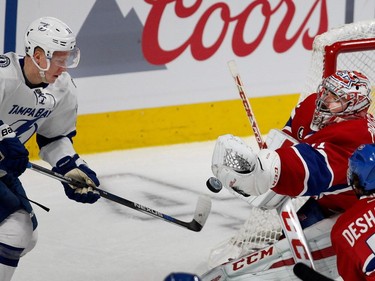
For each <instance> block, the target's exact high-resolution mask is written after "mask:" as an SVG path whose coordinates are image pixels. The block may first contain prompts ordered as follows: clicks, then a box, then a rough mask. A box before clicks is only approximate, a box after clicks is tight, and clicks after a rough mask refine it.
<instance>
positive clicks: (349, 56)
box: [208, 20, 375, 268]
mask: <svg viewBox="0 0 375 281" xmlns="http://www.w3.org/2000/svg"><path fill="white" fill-rule="evenodd" d="M339 69H340V70H357V71H360V72H362V73H364V74H365V75H366V76H367V77H368V78H369V80H370V82H371V85H372V90H373V92H372V93H374V87H375V20H371V21H363V22H357V23H352V24H347V25H344V26H342V27H340V28H335V29H331V30H329V31H327V32H326V33H324V34H321V35H319V36H317V37H316V38H315V40H314V43H313V50H312V56H311V62H310V68H309V71H308V74H307V79H306V83H305V86H304V89H303V91H302V92H301V96H300V101H301V100H302V99H304V98H305V97H306V96H308V95H309V94H311V93H314V92H315V91H316V89H317V88H318V86H319V84H320V82H321V80H322V78H324V77H327V76H329V75H331V74H333V73H334V72H335V71H336V70H339ZM374 100H375V98H374V97H373V102H372V104H371V106H370V110H369V111H370V112H371V113H374V111H375V110H374V109H375V106H374V104H375V102H374ZM305 201H306V199H305V200H304V199H302V198H300V199H297V200H296V199H293V203H294V205H295V208H296V210H298V209H299V207H301V206H302V205H303V203H304V202H305ZM281 235H282V228H281V225H280V221H279V217H278V215H277V212H276V210H261V209H258V208H251V207H250V210H249V217H248V219H247V220H246V222H245V223H244V225H243V226H242V227H241V228H240V229H239V231H238V232H237V233H236V234H235V235H234V236H233V237H231V238H230V239H229V240H225V241H223V242H222V243H221V244H219V245H217V246H216V247H215V248H214V249H212V251H211V253H210V255H209V259H208V266H209V267H210V268H213V267H215V266H217V265H219V264H222V263H224V262H227V261H229V260H232V259H236V258H239V257H241V256H243V255H246V254H249V253H251V252H253V251H256V250H257V249H260V248H263V247H265V246H268V245H270V244H273V243H275V242H276V241H277V240H279V238H280V236H281Z"/></svg>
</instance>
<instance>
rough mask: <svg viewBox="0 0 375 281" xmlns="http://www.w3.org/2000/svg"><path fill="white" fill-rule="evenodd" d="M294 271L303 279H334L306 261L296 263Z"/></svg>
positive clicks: (308, 280) (317, 280)
mask: <svg viewBox="0 0 375 281" xmlns="http://www.w3.org/2000/svg"><path fill="white" fill-rule="evenodd" d="M293 273H294V274H295V275H296V276H297V277H298V278H299V279H301V280H303V281H334V280H333V279H331V278H328V277H326V276H324V275H322V274H320V273H319V272H317V271H315V270H314V269H312V268H310V267H309V266H307V265H306V264H304V263H296V264H295V266H294V267H293Z"/></svg>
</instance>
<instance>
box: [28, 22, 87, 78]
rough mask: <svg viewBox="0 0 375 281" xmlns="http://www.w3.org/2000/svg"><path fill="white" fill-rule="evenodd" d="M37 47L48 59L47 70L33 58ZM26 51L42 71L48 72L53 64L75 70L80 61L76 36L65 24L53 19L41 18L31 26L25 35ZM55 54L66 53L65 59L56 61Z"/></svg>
mask: <svg viewBox="0 0 375 281" xmlns="http://www.w3.org/2000/svg"><path fill="white" fill-rule="evenodd" d="M36 47H39V48H41V49H43V51H44V53H45V55H46V57H47V67H46V68H45V69H41V67H40V66H39V65H37V64H36V62H35V60H34V58H33V55H34V51H35V48H36ZM25 51H26V54H27V55H29V56H30V57H31V58H32V60H33V62H34V64H35V65H36V66H37V67H38V68H39V70H41V71H47V70H48V69H49V67H50V64H51V62H52V63H55V64H56V65H58V66H60V67H64V68H74V67H77V65H78V63H79V59H80V50H79V48H77V47H76V36H75V34H74V33H73V32H72V31H71V29H70V28H69V27H68V26H67V25H66V24H65V23H63V22H62V21H60V20H58V19H56V18H53V17H44V18H40V19H37V20H35V21H33V22H32V23H31V24H30V25H29V27H28V28H27V30H26V33H25ZM54 52H64V56H63V59H61V57H60V58H59V59H54V56H53V54H54Z"/></svg>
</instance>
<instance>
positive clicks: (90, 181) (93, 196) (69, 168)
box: [52, 154, 100, 204]
mask: <svg viewBox="0 0 375 281" xmlns="http://www.w3.org/2000/svg"><path fill="white" fill-rule="evenodd" d="M52 170H53V171H54V172H57V173H59V174H62V175H64V176H66V177H69V178H71V179H75V180H77V181H80V182H84V183H86V184H87V187H84V188H80V187H76V186H73V185H69V184H67V183H62V184H63V186H64V189H65V194H66V196H68V198H69V199H72V200H75V201H77V202H81V203H89V204H92V203H95V202H96V201H97V200H98V199H99V198H100V195H99V192H98V191H96V190H95V187H98V186H99V185H100V182H99V180H98V178H97V177H96V173H95V172H94V171H93V170H91V169H90V168H89V167H88V166H87V164H86V162H85V161H83V160H82V159H81V158H80V157H79V156H78V155H77V154H75V155H74V156H73V157H71V156H65V157H63V158H62V159H60V160H59V161H58V162H57V163H56V167H54V168H53V169H52Z"/></svg>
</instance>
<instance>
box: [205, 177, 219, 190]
mask: <svg viewBox="0 0 375 281" xmlns="http://www.w3.org/2000/svg"><path fill="white" fill-rule="evenodd" d="M206 185H207V187H208V189H209V190H211V191H212V192H214V193H218V192H220V190H221V189H222V188H223V185H222V184H221V182H220V181H219V180H218V179H217V178H214V177H210V178H209V179H208V180H207V182H206Z"/></svg>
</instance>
